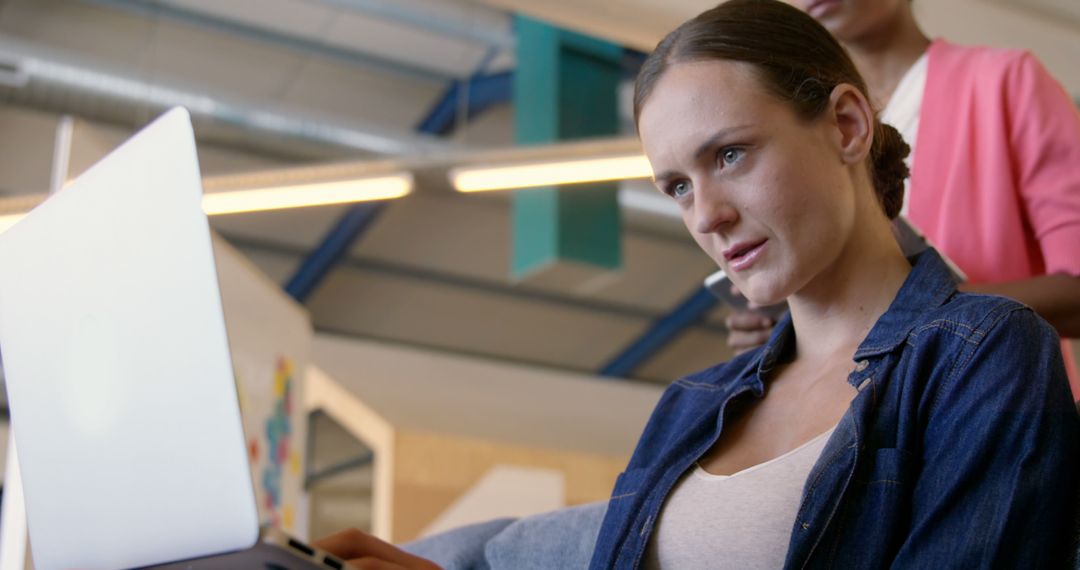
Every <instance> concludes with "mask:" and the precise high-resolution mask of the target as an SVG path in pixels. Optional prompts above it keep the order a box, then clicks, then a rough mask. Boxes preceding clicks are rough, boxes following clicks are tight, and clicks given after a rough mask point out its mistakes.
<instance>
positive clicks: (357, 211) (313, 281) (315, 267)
mask: <svg viewBox="0 0 1080 570" xmlns="http://www.w3.org/2000/svg"><path fill="white" fill-rule="evenodd" d="M384 205H385V203H383V202H367V203H363V204H359V205H357V206H353V207H352V208H349V211H347V212H345V215H343V216H341V218H340V219H338V222H337V224H335V225H334V227H333V228H332V229H331V230H330V231H329V232H328V233H327V234H326V236H324V237H323V241H322V243H321V244H319V246H318V247H316V248H315V251H313V252H311V253H310V254H308V256H307V257H306V258H305V259H304V261H303V263H301V264H300V268H299V269H297V270H296V273H294V274H293V276H292V278H291V279H289V282H288V284H286V285H285V292H286V293H288V294H289V295H291V296H292V298H293V299H296V300H297V301H299V302H300V303H303V302H304V301H305V300H307V298H308V296H310V295H311V293H312V291H314V290H315V288H316V287H318V286H319V283H321V282H322V280H323V278H324V277H326V275H327V274H329V273H330V270H331V269H333V268H334V266H336V265H337V264H338V262H340V261H341V258H343V257H345V254H346V253H348V251H349V248H350V247H352V244H353V243H354V242H355V241H356V239H357V238H358V237H360V236H361V235H363V233H364V232H365V231H367V229H368V228H369V227H371V224H372V222H374V221H375V219H376V218H378V217H379V214H380V213H381V212H382V209H383V206H384Z"/></svg>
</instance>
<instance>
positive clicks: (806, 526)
mask: <svg viewBox="0 0 1080 570" xmlns="http://www.w3.org/2000/svg"><path fill="white" fill-rule="evenodd" d="M802 528H803V530H809V529H810V523H808V522H804V523H802Z"/></svg>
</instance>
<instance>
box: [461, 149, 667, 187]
mask: <svg viewBox="0 0 1080 570" xmlns="http://www.w3.org/2000/svg"><path fill="white" fill-rule="evenodd" d="M651 177H652V167H650V166H649V161H648V160H647V159H646V158H645V157H644V156H642V155H640V154H633V155H625V156H612V157H606V158H590V159H579V160H560V161H557V162H534V163H528V164H515V165H506V166H485V167H471V166H470V167H463V168H454V169H452V170H451V171H450V182H451V183H452V184H453V185H454V188H455V189H457V191H458V192H484V191H487V190H511V189H514V188H534V187H539V186H558V185H563V184H581V183H585V182H606V181H611V180H628V179H632V178H651Z"/></svg>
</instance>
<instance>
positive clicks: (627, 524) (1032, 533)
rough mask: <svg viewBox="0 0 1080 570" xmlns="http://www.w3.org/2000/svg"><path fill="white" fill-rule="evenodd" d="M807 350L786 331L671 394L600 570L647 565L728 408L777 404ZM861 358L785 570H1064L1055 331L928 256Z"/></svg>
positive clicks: (1068, 454) (1072, 433) (1064, 460)
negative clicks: (675, 495)
mask: <svg viewBox="0 0 1080 570" xmlns="http://www.w3.org/2000/svg"><path fill="white" fill-rule="evenodd" d="M794 340H795V332H794V328H793V326H792V324H791V321H790V317H786V318H785V319H783V321H782V322H781V323H780V325H779V326H777V328H776V330H775V331H774V333H773V335H772V337H771V338H770V340H769V342H768V343H767V344H766V345H765V346H764V347H761V348H759V349H757V350H755V351H752V352H749V353H745V354H743V355H740V356H739V357H736V358H735V359H733V360H731V361H730V362H727V363H724V364H720V365H718V366H715V367H712V368H709V369H707V370H704V371H702V372H698V373H695V374H692V375H690V376H687V377H685V378H683V379H681V380H678V381H676V382H675V383H674V384H673V385H672V386H671V387H670V388H669V389H668V390H667V391H666V392H665V393H664V395H663V396H662V397H661V399H660V401H659V403H658V404H657V407H656V409H655V410H654V411H653V414H652V417H651V418H650V420H649V422H648V424H647V425H646V428H645V432H644V434H643V435H642V437H641V439H640V441H639V442H638V446H637V448H636V449H635V451H634V454H633V456H632V458H631V459H630V464H629V465H628V466H627V469H626V471H625V472H623V473H622V474H621V475H620V476H619V478H618V480H617V481H616V484H615V489H614V490H613V492H612V496H611V499H610V500H609V505H608V510H607V513H606V515H605V517H604V521H603V524H602V526H601V529H600V533H599V536H598V538H597V542H596V547H595V550H594V552H593V558H592V565H591V567H592V568H594V569H601V568H637V567H639V565H640V564H641V561H642V559H643V555H644V552H645V549H646V547H647V545H648V543H649V537H650V535H651V533H652V531H653V530H654V526H655V524H656V520H657V517H658V515H659V513H660V510H661V508H662V507H663V505H664V501H665V498H666V497H667V496H668V494H669V493H670V492H671V489H672V487H673V486H674V485H675V483H676V482H677V481H678V480H679V478H680V476H681V475H683V473H685V472H686V471H687V469H689V468H690V467H691V466H692V465H693V463H694V461H696V460H697V459H698V458H699V457H701V456H702V455H703V454H704V453H705V452H706V451H707V450H709V449H710V448H711V447H712V446H713V444H714V443H716V441H717V439H718V438H719V437H720V436H721V434H722V433H723V428H724V424H725V421H730V419H731V418H730V417H727V416H725V409H727V408H728V404H729V403H730V402H731V401H732V400H733V399H735V398H761V397H763V396H764V394H765V391H766V385H767V383H768V380H769V377H770V375H771V373H772V372H773V371H774V369H775V367H776V366H777V364H778V363H780V362H782V361H783V360H784V358H785V357H786V356H788V355H789V354H790V352H791V351H792V350H793V348H794ZM854 360H855V368H854V371H853V372H852V373H851V374H850V375H849V376H848V378H847V381H848V382H849V383H850V384H851V385H852V386H853V387H855V388H856V389H857V393H856V395H855V396H854V399H853V400H852V402H851V405H850V407H849V408H848V410H847V412H846V413H845V414H844V416H843V417H842V418H841V420H840V423H839V424H838V425H837V427H836V429H835V431H834V432H833V435H832V436H831V437H830V439H829V441H828V443H827V444H826V446H825V449H824V451H823V452H822V454H821V456H820V457H819V459H818V461H817V463H816V464H815V465H814V467H813V469H812V470H811V472H810V475H809V477H808V478H807V481H806V483H805V486H804V488H803V494H802V501H801V504H800V506H799V509H798V512H797V516H796V520H795V523H794V525H793V527H792V530H791V540H790V542H789V545H788V553H787V560H786V563H785V567H786V568H884V567H888V566H893V567H899V568H987V567H1011V568H1047V567H1053V566H1055V565H1063V564H1064V561H1065V560H1066V557H1067V553H1066V548H1067V542H1068V535H1069V532H1070V527H1071V524H1070V521H1071V517H1072V510H1073V509H1072V504H1073V491H1074V489H1075V481H1076V480H1077V479H1076V474H1077V452H1078V449H1080V419H1078V417H1077V414H1076V411H1075V408H1074V407H1073V402H1072V398H1071V395H1070V392H1069V387H1068V381H1067V379H1066V375H1065V370H1064V365H1063V363H1062V358H1061V352H1060V349H1059V344H1058V338H1057V335H1056V333H1055V332H1054V330H1053V329H1051V328H1050V326H1049V325H1048V324H1047V323H1046V322H1045V321H1043V320H1042V319H1040V318H1039V317H1038V316H1036V315H1035V314H1034V313H1033V312H1032V311H1031V310H1030V309H1028V308H1026V307H1024V306H1023V305H1021V304H1019V303H1017V302H1015V301H1012V300H1008V299H1005V298H1001V297H993V296H986V295H973V294H966V293H958V292H957V290H956V287H955V285H954V283H953V281H952V279H951V277H950V275H949V272H948V269H947V268H946V266H945V264H944V263H943V262H942V260H941V258H940V256H938V254H937V253H936V252H935V251H933V250H927V251H926V252H924V253H922V254H920V255H919V256H917V257H915V258H913V268H912V271H911V273H910V274H909V275H908V277H907V279H906V280H905V282H904V284H903V286H902V287H901V289H900V291H899V293H898V294H897V296H896V298H895V299H894V300H893V302H892V304H891V305H890V307H889V309H888V310H887V311H886V312H885V314H884V315H882V316H881V318H880V319H878V321H877V323H875V325H874V327H873V328H872V329H871V331H870V333H869V334H868V335H867V337H866V338H865V339H864V340H863V342H862V344H861V345H860V346H859V348H858V350H857V351H856V352H855V356H854ZM732 524H739V522H738V521H732Z"/></svg>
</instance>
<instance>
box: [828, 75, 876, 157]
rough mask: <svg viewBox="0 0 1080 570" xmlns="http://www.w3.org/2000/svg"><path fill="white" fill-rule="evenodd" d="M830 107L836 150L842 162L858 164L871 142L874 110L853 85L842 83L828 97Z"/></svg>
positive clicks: (866, 152) (865, 155) (867, 152)
mask: <svg viewBox="0 0 1080 570" xmlns="http://www.w3.org/2000/svg"><path fill="white" fill-rule="evenodd" d="M829 110H830V114H831V115H832V119H833V121H834V124H835V125H836V138H835V139H834V140H835V142H836V144H837V150H839V151H840V158H841V160H843V161H844V163H845V164H858V163H860V162H862V161H864V160H865V159H866V157H867V155H869V154H870V147H871V145H872V144H873V142H874V110H873V108H872V107H871V106H870V102H869V101H867V99H866V97H865V96H864V95H863V94H862V92H861V91H859V90H858V89H857V88H855V87H854V86H852V85H849V84H847V83H841V84H840V85H837V86H836V87H835V88H833V91H832V94H831V95H830V96H829Z"/></svg>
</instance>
